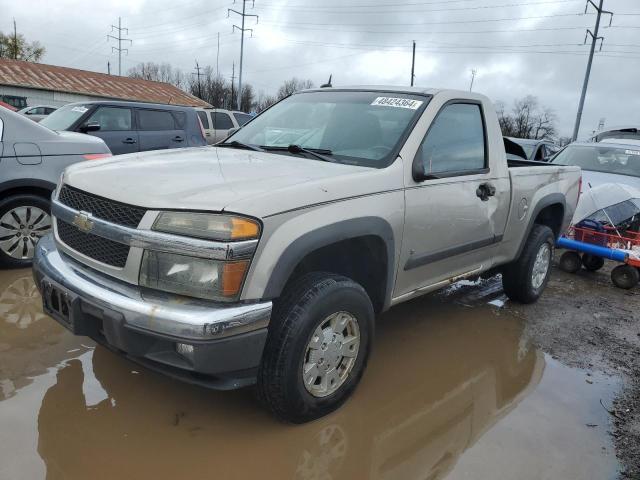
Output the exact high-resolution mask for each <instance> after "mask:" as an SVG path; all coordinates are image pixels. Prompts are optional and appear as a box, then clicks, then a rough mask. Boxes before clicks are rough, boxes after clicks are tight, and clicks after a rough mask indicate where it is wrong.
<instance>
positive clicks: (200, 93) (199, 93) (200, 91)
mask: <svg viewBox="0 0 640 480" xmlns="http://www.w3.org/2000/svg"><path fill="white" fill-rule="evenodd" d="M191 75H197V77H198V97H200V98H202V84H201V83H200V77H202V76H204V73H200V65H198V60H196V71H195V72H193V73H192V74H191Z"/></svg>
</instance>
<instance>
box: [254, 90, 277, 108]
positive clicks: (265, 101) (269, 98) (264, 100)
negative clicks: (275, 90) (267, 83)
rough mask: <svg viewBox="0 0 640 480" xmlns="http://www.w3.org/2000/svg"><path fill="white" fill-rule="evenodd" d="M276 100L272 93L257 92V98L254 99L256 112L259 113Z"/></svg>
mask: <svg viewBox="0 0 640 480" xmlns="http://www.w3.org/2000/svg"><path fill="white" fill-rule="evenodd" d="M277 101H278V99H277V98H276V97H274V96H273V95H266V94H265V93H264V92H260V93H259V94H258V98H257V99H256V104H255V109H256V112H258V113H260V112H262V111H263V110H266V109H267V108H269V107H270V106H271V105H273V104H274V103H276V102H277Z"/></svg>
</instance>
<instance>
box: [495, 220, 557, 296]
mask: <svg viewBox="0 0 640 480" xmlns="http://www.w3.org/2000/svg"><path fill="white" fill-rule="evenodd" d="M554 244H555V237H554V235H553V232H552V231H551V229H550V228H549V227H547V226H544V225H534V226H533V228H532V229H531V233H530V234H529V238H528V239H527V242H526V243H525V246H524V248H523V250H522V253H521V254H520V257H518V258H517V259H516V260H514V261H513V262H512V263H510V264H509V265H507V266H506V267H505V268H504V270H503V272H502V288H503V289H504V293H506V294H507V296H508V297H509V298H510V299H511V300H514V301H516V302H520V303H533V302H535V301H536V300H537V299H538V298H540V295H542V292H543V291H544V288H545V287H546V285H547V282H548V281H549V275H550V273H551V258H552V257H553V247H554Z"/></svg>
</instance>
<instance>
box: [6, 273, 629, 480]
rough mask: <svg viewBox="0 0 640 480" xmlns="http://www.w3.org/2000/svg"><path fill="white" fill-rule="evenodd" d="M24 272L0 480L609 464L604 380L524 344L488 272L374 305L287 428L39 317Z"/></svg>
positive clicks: (572, 472) (10, 339)
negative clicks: (367, 331)
mask: <svg viewBox="0 0 640 480" xmlns="http://www.w3.org/2000/svg"><path fill="white" fill-rule="evenodd" d="M30 279H31V277H30V273H29V272H28V271H9V272H7V271H0V425H1V426H2V428H0V444H2V445H3V446H4V448H3V449H2V450H1V451H0V478H33V479H37V478H45V477H46V478H50V479H55V478H65V479H85V478H92V479H98V478H109V479H113V478H121V477H122V472H127V476H128V477H131V478H171V477H173V478H181V477H184V476H186V475H189V476H190V477H192V478H210V477H214V478H222V479H234V478H238V479H245V478H273V479H289V478H294V479H364V478H371V479H430V480H434V479H445V478H446V479H467V478H473V479H484V478H486V479H495V478H518V479H525V480H526V479H539V478H553V479H575V478H581V479H589V478H593V479H603V478H605V479H606V478H611V477H612V476H614V474H615V472H616V468H617V463H616V459H615V454H614V452H613V450H612V446H611V443H610V441H609V437H608V435H607V430H608V429H609V419H608V418H607V416H608V414H607V412H606V411H605V409H604V408H603V406H602V405H601V404H600V401H602V402H603V404H604V405H610V404H611V398H612V395H613V393H614V392H615V389H616V381H615V380H614V379H611V378H609V377H604V376H602V375H599V374H598V373H597V372H588V371H583V370H577V369H570V368H568V367H565V366H563V365H562V364H560V363H558V362H557V361H555V360H553V359H551V358H549V357H546V356H545V355H543V354H542V353H541V352H539V351H536V350H535V349H533V348H532V347H531V346H530V345H529V344H528V343H527V342H526V340H525V339H524V335H523V324H522V322H521V321H520V319H519V318H516V317H514V314H513V313H512V312H510V310H509V303H508V302H507V303H506V304H504V303H500V301H502V302H504V300H503V299H502V300H501V298H502V297H501V296H500V292H499V291H498V290H496V289H495V288H494V286H493V285H492V284H490V285H488V286H486V288H485V286H484V285H466V286H465V285H463V286H462V287H460V288H456V289H454V290H453V291H450V292H447V293H446V294H443V295H436V296H431V297H428V298H423V299H418V300H415V301H412V302H409V303H407V304H404V305H400V306H398V307H397V308H395V309H393V310H392V311H390V312H388V313H387V314H386V315H385V316H384V317H383V318H382V319H381V320H380V322H379V323H378V329H377V332H376V335H377V338H376V342H375V345H374V350H373V354H372V357H371V360H370V362H369V368H368V370H367V372H366V373H365V376H364V378H363V381H362V383H361V385H360V387H359V388H358V390H357V391H356V393H355V395H354V397H353V398H352V399H351V400H350V401H349V402H348V403H347V404H346V405H345V406H344V407H343V408H342V409H340V410H339V411H337V412H336V413H334V414H332V415H330V416H328V417H325V418H323V419H321V420H318V421H316V422H312V423H310V424H306V425H301V426H288V425H282V424H280V423H277V422H276V421H274V420H273V419H272V418H271V417H270V416H269V415H268V414H266V413H265V412H264V411H263V410H262V409H261V408H260V407H259V405H258V404H257V402H256V401H255V400H254V397H253V395H252V392H251V390H241V391H235V392H212V391H207V390H203V389H200V388H197V387H193V386H189V385H185V384H182V383H179V382H177V381H174V380H170V379H167V378H164V377H162V376H160V375H157V374H154V373H151V372H149V371H147V370H144V369H142V368H141V367H138V366H136V365H135V364H133V363H131V362H129V361H127V360H124V359H122V358H120V357H118V356H116V355H114V354H113V353H111V352H109V351H107V350H105V349H103V348H101V347H94V344H93V343H92V342H90V341H89V340H87V339H86V338H82V337H73V336H72V335H70V334H68V333H67V332H66V331H64V330H63V329H62V328H61V327H59V326H58V325H57V324H56V323H55V322H54V321H53V320H51V319H49V318H47V317H45V316H44V315H42V313H41V310H40V308H39V298H38V296H37V292H36V293H34V291H33V289H32V288H31V287H30V286H29V285H31V286H32V285H33V283H32V281H31V280H30ZM30 282H31V283H30ZM7 292H9V293H7ZM16 292H18V293H16ZM483 292H484V293H483ZM496 300H498V301H497V302H496ZM488 302H492V304H488Z"/></svg>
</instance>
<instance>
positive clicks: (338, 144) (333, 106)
mask: <svg viewBox="0 0 640 480" xmlns="http://www.w3.org/2000/svg"><path fill="white" fill-rule="evenodd" d="M429 98H430V97H427V96H421V95H411V94H404V93H391V92H364V91H329V90H328V91H321V92H306V93H300V94H296V95H292V96H291V97H289V98H287V99H285V100H283V101H281V102H280V103H277V104H276V105H274V106H273V107H271V108H270V109H269V110H267V111H265V112H264V113H262V114H261V115H259V116H258V117H256V118H255V119H254V120H252V121H251V123H249V124H247V125H246V126H244V127H243V128H242V129H240V130H239V131H238V132H237V133H235V134H234V135H232V136H231V137H229V139H227V141H226V142H225V143H230V142H233V141H236V142H239V143H243V144H246V145H255V146H259V147H262V148H265V149H269V148H271V149H273V148H281V149H282V151H281V153H283V154H287V155H290V154H291V152H290V151H287V150H286V147H288V146H289V145H296V146H298V147H302V148H304V149H318V150H321V151H322V152H323V153H325V154H330V155H331V157H332V159H334V160H335V161H336V162H340V163H349V164H354V165H362V166H370V167H377V168H382V167H385V166H387V165H389V164H390V163H391V162H392V161H393V160H394V159H395V158H394V156H395V155H396V154H397V151H396V149H397V148H399V146H400V145H399V144H400V143H401V140H402V138H403V136H404V135H405V133H407V132H408V131H409V129H410V128H411V127H412V125H413V122H415V120H416V119H417V118H418V116H419V115H420V113H422V111H423V110H424V108H425V107H426V104H427V103H428V101H429ZM277 153H280V151H278V152H277Z"/></svg>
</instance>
